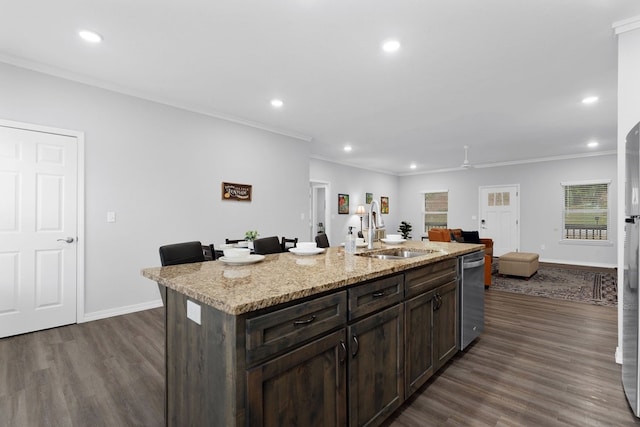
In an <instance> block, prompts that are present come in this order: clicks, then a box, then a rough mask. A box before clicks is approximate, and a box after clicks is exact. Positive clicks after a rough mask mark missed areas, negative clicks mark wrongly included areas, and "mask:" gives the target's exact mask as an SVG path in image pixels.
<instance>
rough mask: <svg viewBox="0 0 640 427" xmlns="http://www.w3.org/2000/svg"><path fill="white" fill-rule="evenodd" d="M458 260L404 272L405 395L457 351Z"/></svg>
mask: <svg viewBox="0 0 640 427" xmlns="http://www.w3.org/2000/svg"><path fill="white" fill-rule="evenodd" d="M457 284H458V282H457V263H455V262H451V261H442V262H439V263H435V264H432V265H429V266H427V267H422V268H418V269H415V270H411V271H409V272H407V273H406V274H405V286H406V290H407V294H408V295H412V296H413V298H411V299H409V300H407V301H406V302H405V384H406V389H405V393H406V398H408V397H409V396H410V395H411V394H412V393H413V392H415V391H416V390H417V389H418V388H420V386H422V385H423V384H424V383H425V382H427V380H428V379H429V378H430V377H431V376H432V375H433V374H434V373H435V372H436V371H437V370H438V369H439V368H440V367H441V366H442V365H444V364H445V363H446V362H447V361H448V360H449V359H450V358H451V357H452V356H453V355H454V354H456V352H457V351H458V346H457V339H458V334H457V325H458V310H457V307H458V306H457V304H458V303H457V301H458V298H457V289H458V286H457Z"/></svg>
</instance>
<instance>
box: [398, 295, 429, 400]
mask: <svg viewBox="0 0 640 427" xmlns="http://www.w3.org/2000/svg"><path fill="white" fill-rule="evenodd" d="M434 296H435V291H431V292H427V293H424V294H422V295H420V296H417V297H415V298H412V299H410V300H409V301H407V302H406V303H405V308H404V313H405V355H406V358H405V372H406V374H405V384H406V390H405V393H406V397H407V398H408V397H409V396H410V395H411V394H412V393H413V392H415V391H416V390H417V389H418V388H420V386H422V385H423V384H424V383H425V382H426V381H427V380H428V379H429V378H430V377H431V376H432V375H433V372H434V363H433V314H434V307H435V302H436V299H435V297H434Z"/></svg>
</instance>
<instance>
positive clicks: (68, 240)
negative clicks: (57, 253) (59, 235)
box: [58, 237, 73, 243]
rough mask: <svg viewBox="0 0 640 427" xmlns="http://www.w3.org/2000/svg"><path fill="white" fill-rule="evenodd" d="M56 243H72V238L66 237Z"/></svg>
mask: <svg viewBox="0 0 640 427" xmlns="http://www.w3.org/2000/svg"><path fill="white" fill-rule="evenodd" d="M58 242H67V243H73V237H67V238H66V239H58Z"/></svg>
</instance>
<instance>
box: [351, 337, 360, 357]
mask: <svg viewBox="0 0 640 427" xmlns="http://www.w3.org/2000/svg"><path fill="white" fill-rule="evenodd" d="M351 339H353V352H351V357H356V354H358V350H359V349H360V343H358V337H356V336H355V335H351Z"/></svg>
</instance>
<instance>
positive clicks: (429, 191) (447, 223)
mask: <svg viewBox="0 0 640 427" xmlns="http://www.w3.org/2000/svg"><path fill="white" fill-rule="evenodd" d="M434 193H446V195H447V210H446V211H427V209H426V204H427V201H426V197H427V194H434ZM421 195H422V228H423V232H424V234H425V235H428V234H429V228H427V218H426V216H427V215H428V214H443V213H444V214H445V215H446V219H447V221H446V224H445V225H444V226H442V225H437V226H433V227H431V228H448V227H449V190H447V189H445V190H428V191H427V190H425V191H422V192H421Z"/></svg>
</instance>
